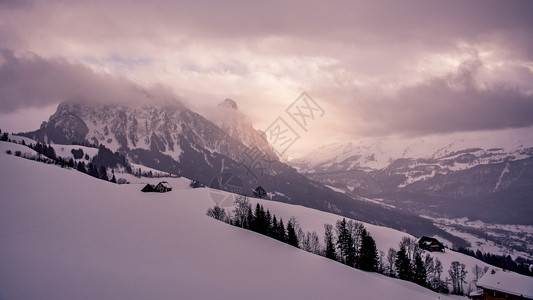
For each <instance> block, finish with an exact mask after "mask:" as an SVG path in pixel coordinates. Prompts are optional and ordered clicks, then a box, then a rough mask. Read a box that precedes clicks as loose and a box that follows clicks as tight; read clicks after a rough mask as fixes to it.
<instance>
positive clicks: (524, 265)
mask: <svg viewBox="0 0 533 300" xmlns="http://www.w3.org/2000/svg"><path fill="white" fill-rule="evenodd" d="M457 252H461V253H463V254H466V255H469V256H472V257H475V258H477V259H479V260H481V261H483V262H486V263H488V264H489V265H493V266H496V267H499V268H502V269H504V270H509V271H513V272H516V273H520V274H523V275H527V276H533V268H532V266H533V260H531V259H526V258H523V257H520V256H519V257H517V258H516V259H514V260H513V258H512V257H511V256H510V255H507V256H505V255H497V254H492V253H489V252H487V253H483V252H481V251H480V250H479V249H478V250H477V251H476V252H474V251H473V250H470V249H465V248H459V249H457Z"/></svg>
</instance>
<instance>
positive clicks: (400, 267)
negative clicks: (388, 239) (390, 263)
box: [396, 245, 412, 280]
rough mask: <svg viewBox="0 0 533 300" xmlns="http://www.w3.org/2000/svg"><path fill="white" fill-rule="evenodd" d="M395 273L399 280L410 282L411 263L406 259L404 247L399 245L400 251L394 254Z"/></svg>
mask: <svg viewBox="0 0 533 300" xmlns="http://www.w3.org/2000/svg"><path fill="white" fill-rule="evenodd" d="M396 272H397V273H398V278H400V279H403V280H411V278H412V270H411V261H410V260H409V257H407V252H406V250H405V247H404V245H401V248H400V251H398V252H396Z"/></svg>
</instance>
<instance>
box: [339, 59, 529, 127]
mask: <svg viewBox="0 0 533 300" xmlns="http://www.w3.org/2000/svg"><path fill="white" fill-rule="evenodd" d="M484 68H485V67H484V65H483V63H482V62H481V61H479V60H476V61H469V62H465V63H463V64H462V65H461V66H460V67H459V68H458V70H457V72H455V73H452V74H447V75H446V76H442V77H434V78H429V79H427V80H425V81H424V82H422V83H420V84H416V85H413V86H408V87H404V88H402V89H400V90H399V91H398V92H397V94H396V95H394V96H381V97H376V98H373V99H368V98H366V99H358V100H357V101H354V102H353V103H351V104H350V107H349V109H347V111H350V112H352V113H355V114H356V115H357V116H358V117H359V118H358V120H357V121H356V122H355V123H356V126H358V127H359V130H360V131H363V132H364V134H365V133H366V134H369V135H389V134H402V135H425V134H434V133H450V132H459V131H475V130H494V129H501V128H516V127H526V126H532V125H533V118H532V117H531V116H533V94H531V93H526V92H524V91H523V90H521V89H520V88H519V87H517V86H510V85H507V84H504V83H492V84H487V83H480V82H478V73H480V72H482V71H483V69H484ZM521 71H522V72H526V71H524V70H521ZM526 75H527V76H528V77H529V78H530V79H533V73H532V72H531V71H529V70H528V73H527V74H526ZM345 109H346V108H345ZM346 119H347V118H346Z"/></svg>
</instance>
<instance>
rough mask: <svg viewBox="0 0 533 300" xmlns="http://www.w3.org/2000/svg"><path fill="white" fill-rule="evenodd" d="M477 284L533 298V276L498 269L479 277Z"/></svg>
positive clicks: (485, 287)
mask: <svg viewBox="0 0 533 300" xmlns="http://www.w3.org/2000/svg"><path fill="white" fill-rule="evenodd" d="M477 286H478V287H481V288H484V289H489V290H495V291H499V292H503V293H507V294H511V295H515V296H522V297H526V298H529V299H533V277H529V276H525V275H520V274H518V273H514V272H508V271H502V270H498V271H495V272H494V274H493V272H490V271H489V272H487V273H485V275H483V277H481V278H480V279H479V281H478V282H477Z"/></svg>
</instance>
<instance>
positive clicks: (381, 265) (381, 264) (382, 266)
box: [378, 250, 385, 274]
mask: <svg viewBox="0 0 533 300" xmlns="http://www.w3.org/2000/svg"><path fill="white" fill-rule="evenodd" d="M378 273H381V274H385V252H384V251H383V250H379V255H378Z"/></svg>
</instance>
